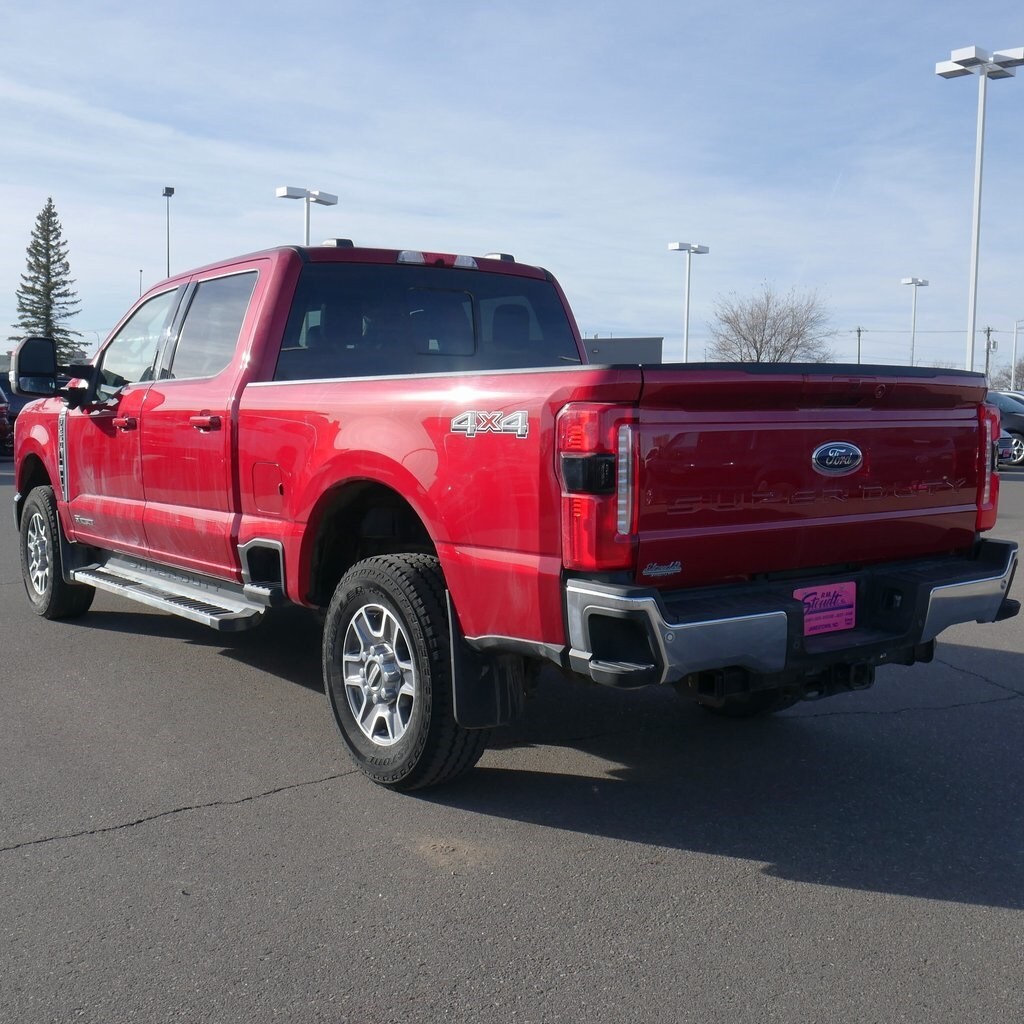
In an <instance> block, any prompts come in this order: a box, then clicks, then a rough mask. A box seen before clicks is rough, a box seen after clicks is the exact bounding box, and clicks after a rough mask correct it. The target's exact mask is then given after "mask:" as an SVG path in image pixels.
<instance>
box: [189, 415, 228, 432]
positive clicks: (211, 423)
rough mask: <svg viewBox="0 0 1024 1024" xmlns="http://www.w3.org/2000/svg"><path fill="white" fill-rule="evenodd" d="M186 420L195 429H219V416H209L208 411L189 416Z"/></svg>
mask: <svg viewBox="0 0 1024 1024" xmlns="http://www.w3.org/2000/svg"><path fill="white" fill-rule="evenodd" d="M188 421H189V423H190V424H191V425H192V426H193V427H195V428H196V430H204V431H205V430H220V417H219V416H211V415H209V413H201V414H200V415H198V416H189V418H188Z"/></svg>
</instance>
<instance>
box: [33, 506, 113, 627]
mask: <svg viewBox="0 0 1024 1024" xmlns="http://www.w3.org/2000/svg"><path fill="white" fill-rule="evenodd" d="M60 544H61V532H60V520H59V519H58V518H57V500H56V498H55V497H54V495H53V488H52V487H36V488H35V489H34V490H33V491H32V492H31V493H30V494H29V496H28V498H27V499H26V500H25V507H24V509H22V513H21V544H20V548H21V578H22V582H23V583H24V584H25V593H26V594H27V595H28V601H29V604H30V605H31V606H32V610H33V611H34V612H35V613H36V615H41V616H42V617H43V618H44V619H76V618H78V616H80V615H84V614H85V613H86V612H87V611H88V610H89V607H90V606H91V605H92V599H93V598H94V597H95V596H96V591H95V590H94V589H93V588H92V587H87V586H84V585H83V584H80V583H67V582H66V581H65V579H64V571H63V566H62V564H61V547H60Z"/></svg>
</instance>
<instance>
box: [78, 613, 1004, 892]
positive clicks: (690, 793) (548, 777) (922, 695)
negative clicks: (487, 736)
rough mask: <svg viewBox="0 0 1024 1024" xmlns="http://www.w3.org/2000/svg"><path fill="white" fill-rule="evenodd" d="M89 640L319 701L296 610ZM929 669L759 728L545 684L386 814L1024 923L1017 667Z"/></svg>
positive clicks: (314, 665) (968, 661) (667, 703)
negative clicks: (620, 848)
mask: <svg viewBox="0 0 1024 1024" xmlns="http://www.w3.org/2000/svg"><path fill="white" fill-rule="evenodd" d="M89 627H90V628H91V629H95V628H100V629H108V630H111V631H115V632H121V633H131V632H139V633H144V634H146V635H148V636H154V637H168V638H172V637H173V638H176V639H179V640H184V641H185V642H187V643H191V644H197V645H201V646H205V647H211V648H215V649H217V650H218V653H220V654H222V655H223V656H225V657H227V658H229V659H231V660H233V661H235V662H238V663H239V664H240V665H244V666H248V667H249V668H250V669H256V670H259V671H261V672H265V673H267V674H269V675H272V676H274V677H278V678H280V679H281V680H287V681H288V682H289V683H294V684H297V685H299V686H302V687H305V688H307V689H311V690H317V691H322V684H321V680H320V624H319V621H318V619H317V618H316V616H315V615H313V614H312V613H310V612H307V611H305V610H303V609H298V608H290V609H282V610H279V611H276V612H274V614H273V616H272V617H271V618H270V619H269V621H267V622H266V623H265V624H264V625H263V626H262V627H261V628H260V629H257V630H253V631H251V632H247V633H235V634H220V633H213V632H211V631H209V630H207V629H206V628H205V627H202V626H199V625H195V624H192V623H189V622H185V621H183V620H181V619H175V618H172V617H170V616H166V615H162V614H150V613H146V612H138V611H134V610H133V611H132V612H128V613H124V612H119V611H118V612H111V611H103V610H95V611H93V612H91V613H90V615H89ZM940 652H941V654H940V658H941V660H940V661H936V662H935V663H933V664H932V665H919V666H915V667H914V668H912V669H889V670H887V671H886V672H883V673H881V674H880V677H879V682H878V683H876V685H875V688H874V689H872V690H870V691H867V692H864V693H857V694H850V695H845V696H841V697H837V698H833V699H831V700H828V701H824V702H821V703H803V704H800V705H797V706H796V707H795V708H792V709H790V710H789V711H786V712H783V713H782V714H779V715H776V716H774V717H771V718H766V719H757V720H750V721H732V720H724V719H721V718H717V717H715V716H714V715H711V714H709V713H707V712H706V711H704V710H703V709H701V708H699V707H697V706H696V705H693V704H690V703H686V702H683V701H681V700H679V699H678V698H677V697H676V696H675V694H674V693H672V692H671V691H670V690H667V689H657V688H648V689H645V690H639V691H630V692H623V691H615V690H608V689H604V688H601V687H596V686H593V685H589V684H586V683H583V682H581V681H578V680H573V679H564V678H562V677H560V676H558V675H557V674H556V673H553V672H552V673H546V674H545V675H544V678H543V682H542V684H541V686H540V687H539V689H538V692H537V694H536V695H535V696H534V697H532V698H531V700H530V701H529V702H528V705H527V710H526V713H525V715H524V716H523V718H522V719H521V720H520V721H519V722H517V723H516V724H515V725H514V726H511V727H508V728H504V729H500V730H497V731H496V733H495V735H494V741H493V743H492V745H491V749H490V750H489V751H488V753H487V754H485V756H484V759H483V760H482V762H481V764H480V766H478V767H477V768H476V769H475V770H473V771H472V772H470V773H469V774H468V775H467V776H466V777H465V778H464V779H462V780H460V781H459V782H457V783H455V784H453V785H450V786H448V787H445V788H442V789H438V790H436V791H427V792H425V793H423V794H416V795H415V796H414V797H411V798H410V797H401V796H396V797H394V799H399V800H401V799H412V798H414V799H419V800H424V801H432V802H436V803H438V804H442V805H444V806H446V807H450V808H453V809H456V810H462V811H465V812H468V813H473V814H486V815H489V816H492V817H496V818H501V819H508V820H511V821H521V822H526V823H530V824H536V825H544V826H550V827H553V828H559V829H565V830H569V831H572V832H576V833H580V834H585V835H592V836H596V837H602V838H606V839H612V840H622V841H625V842H628V843H640V844H645V845H647V846H649V847H651V848H652V854H651V857H652V858H653V859H654V860H657V857H658V854H657V852H656V851H657V849H658V848H667V849H675V850H683V851H692V852H695V853H703V854H710V855H713V856H725V857H735V858H741V859H743V860H749V861H754V862H760V863H762V864H763V865H764V867H763V868H762V871H763V872H764V874H766V875H769V876H774V877H777V878H782V879H789V880H792V881H798V882H809V883H814V884H819V885H832V886H840V887H844V888H850V889H857V890H866V891H873V892H880V893H894V894H900V895H909V896H914V897H920V898H924V899H936V900H946V901H954V902H962V903H968V904H977V905H985V906H995V907H1007V908H1013V909H1024V814H1021V806H1022V803H1024V758H1022V757H1021V740H1022V733H1024V728H1022V727H1024V682H1022V680H1024V665H1022V662H1024V658H1022V656H1021V655H1019V654H1016V653H1011V652H1001V651H991V650H987V651H985V652H984V659H985V666H986V668H985V674H986V676H987V677H988V678H989V679H990V680H999V681H1004V682H1006V683H1007V684H1008V685H1006V686H999V685H998V684H996V685H992V684H984V683H978V682H977V680H972V679H970V678H967V676H966V675H965V672H964V670H963V669H961V668H960V667H958V666H969V665H972V664H977V663H978V661H979V657H980V655H981V651H980V650H979V649H976V648H972V647H960V646H957V645H954V644H943V645H941V647H940ZM890 673H903V674H904V675H903V678H897V676H895V675H890ZM337 757H338V760H339V762H342V761H343V760H344V754H343V752H342V750H341V748H340V744H339V748H338V751H337ZM633 860H634V859H631V861H630V862H631V863H633ZM624 870H625V869H624Z"/></svg>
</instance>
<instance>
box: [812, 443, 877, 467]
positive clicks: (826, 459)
mask: <svg viewBox="0 0 1024 1024" xmlns="http://www.w3.org/2000/svg"><path fill="white" fill-rule="evenodd" d="M863 461H864V456H863V454H862V453H861V450H860V449H859V448H858V447H857V446H856V445H855V444H850V442H849V441H829V442H828V444H822V445H819V446H818V447H817V448H815V449H814V454H813V455H811V465H812V466H813V467H814V471H815V472H816V473H821V475H822V476H846V475H847V474H848V473H855V472H856V471H857V470H858V469H860V467H861V463H863Z"/></svg>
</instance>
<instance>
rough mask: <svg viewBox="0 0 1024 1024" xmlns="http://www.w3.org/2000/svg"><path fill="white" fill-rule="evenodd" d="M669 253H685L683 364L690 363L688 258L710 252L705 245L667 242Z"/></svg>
mask: <svg viewBox="0 0 1024 1024" xmlns="http://www.w3.org/2000/svg"><path fill="white" fill-rule="evenodd" d="M668 248H669V251H670V252H685V253H686V291H685V292H684V293H683V362H684V363H688V362H689V361H690V257H691V256H693V255H695V254H696V255H698V256H703V255H704V254H705V253H707V252H710V251H711V250H710V249H708V247H707V246H706V245H694V243H692V242H669V243H668Z"/></svg>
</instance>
